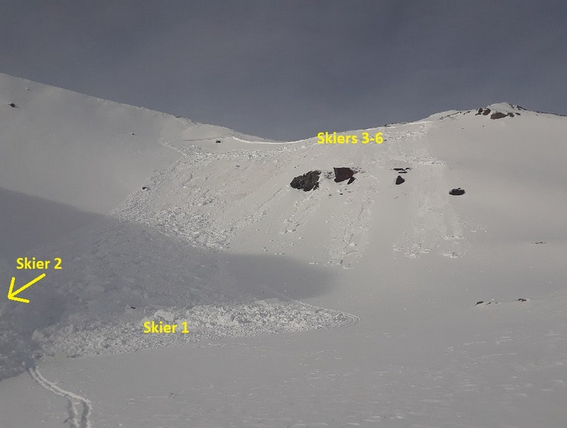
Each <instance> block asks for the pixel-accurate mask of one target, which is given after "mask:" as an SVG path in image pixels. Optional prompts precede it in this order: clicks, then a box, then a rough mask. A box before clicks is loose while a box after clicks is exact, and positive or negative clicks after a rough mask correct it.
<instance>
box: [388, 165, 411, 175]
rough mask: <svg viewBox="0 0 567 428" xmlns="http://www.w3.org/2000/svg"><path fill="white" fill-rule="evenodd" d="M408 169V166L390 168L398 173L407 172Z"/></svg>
mask: <svg viewBox="0 0 567 428" xmlns="http://www.w3.org/2000/svg"><path fill="white" fill-rule="evenodd" d="M410 169H411V168H410V167H409V166H408V167H407V168H392V170H394V171H396V172H397V173H398V174H407V173H408V171H409V170H410Z"/></svg>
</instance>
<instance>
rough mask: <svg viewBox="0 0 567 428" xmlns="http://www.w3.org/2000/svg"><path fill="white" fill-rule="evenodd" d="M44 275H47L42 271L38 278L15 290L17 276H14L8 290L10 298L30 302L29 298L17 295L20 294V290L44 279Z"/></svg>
mask: <svg viewBox="0 0 567 428" xmlns="http://www.w3.org/2000/svg"><path fill="white" fill-rule="evenodd" d="M44 277H45V274H44V273H42V274H41V275H40V276H38V277H37V278H36V279H32V280H31V281H30V282H28V283H27V284H26V285H24V286H23V287H20V288H18V289H17V290H16V291H13V290H14V282H16V278H15V277H12V282H11V283H10V289H9V290H8V299H10V300H15V301H16V302H22V303H29V302H30V301H29V300H28V299H22V298H21V297H16V295H18V294H19V293H20V292H22V291H24V290H25V289H26V288H29V287H31V286H32V285H34V284H35V283H36V282H37V281H39V280H41V279H43V278H44Z"/></svg>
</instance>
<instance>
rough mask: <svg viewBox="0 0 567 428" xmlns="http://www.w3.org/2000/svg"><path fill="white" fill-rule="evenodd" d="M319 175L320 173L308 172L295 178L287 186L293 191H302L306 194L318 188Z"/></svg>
mask: <svg viewBox="0 0 567 428" xmlns="http://www.w3.org/2000/svg"><path fill="white" fill-rule="evenodd" d="M319 175H321V171H309V172H307V173H305V174H303V175H298V176H297V177H295V178H294V179H293V180H292V181H291V183H289V185H290V186H291V187H293V188H294V189H303V190H304V191H305V192H308V191H310V190H314V189H317V188H318V187H319Z"/></svg>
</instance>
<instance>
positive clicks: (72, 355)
mask: <svg viewBox="0 0 567 428" xmlns="http://www.w3.org/2000/svg"><path fill="white" fill-rule="evenodd" d="M10 103H14V105H15V107H11V106H10V105H9V104H10ZM487 109H489V110H490V111H489V112H488V113H487V112H486V110H487ZM494 113H499V114H498V115H496V116H495V117H494V118H491V117H492V115H493V114H494ZM321 131H323V132H325V131H328V132H331V133H332V132H333V131H338V130H333V129H330V130H321ZM364 132H366V133H368V134H369V136H371V137H373V136H374V135H375V134H376V133H377V132H382V135H383V137H384V143H383V144H379V145H378V144H374V143H370V144H366V145H363V144H361V143H358V144H356V145H346V144H343V145H339V144H336V145H330V144H327V145H324V144H318V143H317V138H311V139H306V140H302V141H295V142H288V143H286V142H274V141H268V140H263V139H261V138H258V137H253V136H247V135H243V134H239V133H237V132H235V131H232V130H230V129H227V128H222V127H217V126H211V125H202V124H197V123H194V122H191V121H189V120H186V119H183V118H177V117H172V116H169V115H164V114H161V113H156V112H151V111H148V110H145V109H140V108H135V107H129V106H124V105H119V104H116V103H111V102H108V101H104V100H96V99H93V98H89V97H86V96H83V95H80V94H75V93H72V92H68V91H65V90H62V89H57V88H50V87H46V86H43V85H39V84H36V83H33V82H27V81H24V80H21V79H16V78H12V77H9V76H5V75H0V142H1V144H2V145H1V150H2V152H1V154H2V156H1V158H0V187H1V189H0V192H1V195H2V198H3V201H4V203H3V204H2V208H1V210H0V230H1V232H2V235H1V239H0V245H1V247H0V250H1V252H0V258H1V261H0V263H1V264H0V273H1V275H2V278H4V279H3V280H2V281H4V283H5V288H6V290H7V286H8V284H9V280H10V279H11V277H12V276H15V277H16V284H24V283H25V282H27V281H29V280H31V279H33V278H35V277H36V276H37V274H36V273H37V271H30V272H23V271H18V270H16V269H15V259H16V258H17V257H24V256H30V257H31V256H35V257H36V258H37V259H53V258H54V257H60V258H61V259H62V260H63V262H62V264H63V270H61V271H58V272H55V271H48V272H47V276H46V278H45V279H43V280H42V281H40V282H38V283H37V284H36V285H34V286H33V287H31V288H29V289H28V290H26V291H25V292H23V293H22V294H23V295H25V297H26V298H29V299H30V304H27V305H26V304H22V303H16V302H11V301H8V300H6V299H4V300H2V301H1V303H0V339H1V341H0V378H4V380H2V381H1V382H0V426H2V427H7V428H10V427H21V426H46V427H51V426H53V427H55V426H57V427H60V426H62V425H63V426H70V427H75V428H79V427H81V428H87V427H92V428H94V427H97V428H99V427H115V426H124V427H152V428H154V427H161V426H162V427H186V426H201V427H219V426H220V427H259V426H262V427H315V426H317V427H321V426H329V427H339V426H340V427H346V426H363V427H370V426H376V425H380V426H386V427H489V426H490V427H526V428H527V427H534V426H545V427H564V426H565V424H566V423H567V411H566V409H565V406H564V403H565V402H566V400H567V377H566V373H567V372H566V370H567V340H566V337H567V336H566V335H567V314H566V312H565V305H566V304H567V291H566V290H565V283H566V280H567V274H566V272H565V268H564V265H565V254H567V251H566V250H567V246H566V239H567V229H566V228H565V214H566V213H567V197H566V191H565V183H566V182H567V170H565V168H564V167H563V165H564V164H565V161H566V160H567V159H566V158H567V146H566V145H565V143H564V142H565V135H567V119H566V118H564V117H560V116H556V115H553V114H546V113H538V112H531V111H529V110H526V109H523V108H521V107H519V106H514V105H511V104H507V103H498V104H493V105H491V106H488V107H482V110H477V109H473V110H469V111H449V112H444V113H438V114H434V115H432V116H430V117H428V118H425V119H423V120H421V121H417V122H414V123H403V124H391V125H385V126H382V127H377V128H372V129H368V130H358V131H349V132H342V134H343V135H357V136H358V138H359V141H360V140H361V139H362V138H361V137H362V134H363V133H364ZM217 141H218V142H217ZM5 154H6V155H5ZM27 162H29V163H27ZM28 165H29V168H28ZM334 167H349V168H352V169H353V170H355V171H356V174H355V176H354V177H355V181H354V182H352V183H351V184H347V182H346V181H344V182H341V183H336V182H334V180H333V178H334V175H333V168H334ZM310 170H319V171H321V175H320V183H319V188H318V189H316V190H314V191H310V192H303V191H301V190H296V189H293V188H291V187H290V185H289V184H290V182H291V180H292V179H293V178H294V177H295V176H298V175H301V174H304V173H305V172H307V171H310ZM398 176H401V177H402V178H403V179H404V180H405V181H403V182H402V183H401V184H396V178H397V177H398ZM398 182H399V180H398ZM454 188H462V189H464V190H465V193H464V194H463V195H460V196H453V195H450V194H449V192H450V191H451V190H452V189H454ZM152 322H153V323H156V324H158V325H159V324H160V323H161V324H177V325H178V326H183V325H186V326H187V328H188V333H186V334H181V333H179V332H178V333H175V334H144V332H143V331H144V325H146V324H147V323H152ZM178 328H179V329H181V328H182V327H178ZM150 348H151V349H150ZM101 356H104V358H100V357H101ZM26 369H27V372H28V374H29V376H26V375H22V376H18V377H12V378H9V379H7V377H9V376H14V375H17V374H19V373H24V371H25V370H26ZM26 400H33V402H34V405H35V407H34V409H33V410H32V411H29V410H30V409H29V408H28V407H26V406H25V404H22V403H25V402H26ZM8 409H9V410H11V412H10V414H9V415H8V413H9V412H8V411H7V410H8ZM24 410H25V411H24Z"/></svg>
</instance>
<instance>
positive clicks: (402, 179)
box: [396, 175, 406, 185]
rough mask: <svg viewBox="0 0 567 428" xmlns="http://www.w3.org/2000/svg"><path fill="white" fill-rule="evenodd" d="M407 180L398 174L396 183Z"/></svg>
mask: <svg viewBox="0 0 567 428" xmlns="http://www.w3.org/2000/svg"><path fill="white" fill-rule="evenodd" d="M405 181H406V180H404V178H403V177H402V176H401V175H398V178H396V185H399V184H402V183H404V182H405Z"/></svg>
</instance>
